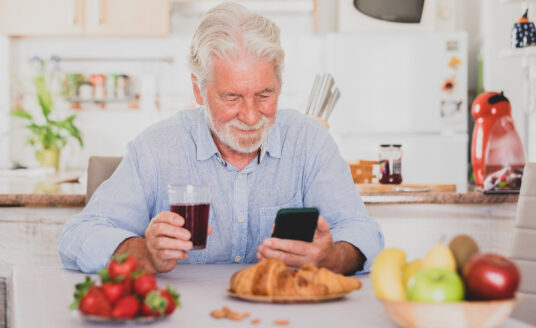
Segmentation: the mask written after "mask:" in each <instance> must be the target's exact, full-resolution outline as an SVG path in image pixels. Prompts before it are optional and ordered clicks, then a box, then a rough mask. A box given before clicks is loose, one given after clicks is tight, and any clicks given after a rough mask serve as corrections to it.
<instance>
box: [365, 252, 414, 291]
mask: <svg viewBox="0 0 536 328" xmlns="http://www.w3.org/2000/svg"><path fill="white" fill-rule="evenodd" d="M405 264H406V253H405V252H404V251H403V250H401V249H398V248H387V249H384V250H383V251H381V252H380V254H378V256H377V257H376V260H375V261H374V264H373V265H372V269H371V271H370V277H371V279H372V286H373V287H374V291H375V292H376V296H377V297H378V298H381V299H385V300H390V301H403V300H405V299H406V288H405V286H404V285H403V282H402V269H403V267H404V265H405Z"/></svg>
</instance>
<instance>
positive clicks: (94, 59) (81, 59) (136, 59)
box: [54, 56, 175, 64]
mask: <svg viewBox="0 0 536 328" xmlns="http://www.w3.org/2000/svg"><path fill="white" fill-rule="evenodd" d="M54 59H55V60H57V61H63V62H110V61H118V62H164V63H168V64H172V63H173V62H174V61H175V58H173V57H56V56H54Z"/></svg>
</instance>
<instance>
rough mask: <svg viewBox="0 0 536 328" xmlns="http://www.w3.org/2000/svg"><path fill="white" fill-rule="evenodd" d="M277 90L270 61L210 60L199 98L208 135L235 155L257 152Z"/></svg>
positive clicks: (270, 120) (245, 58)
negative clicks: (207, 78)
mask: <svg viewBox="0 0 536 328" xmlns="http://www.w3.org/2000/svg"><path fill="white" fill-rule="evenodd" d="M280 87H281V86H280V83H279V81H278V80H277V77H276V74H275V70H274V64H273V62H272V61H267V60H263V59H258V58H254V57H252V56H251V55H248V54H245V53H244V54H241V55H240V56H238V57H237V58H233V59H226V60H222V59H220V58H218V57H214V60H213V69H212V82H211V83H209V84H208V85H207V89H206V97H205V98H204V99H203V102H204V105H205V106H206V107H207V120H208V124H209V127H210V128H211V130H212V132H213V133H214V134H215V135H216V137H217V138H218V139H219V141H221V142H223V143H224V144H226V145H227V146H229V147H230V148H231V149H233V150H234V151H236V152H239V153H246V154H249V153H253V152H255V151H257V150H258V149H259V147H260V146H261V145H262V143H264V141H265V140H266V137H267V136H268V132H269V130H270V128H271V127H272V125H273V123H274V121H275V117H276V113H277V99H278V97H279V92H280ZM196 96H197V95H196ZM198 101H199V99H198Z"/></svg>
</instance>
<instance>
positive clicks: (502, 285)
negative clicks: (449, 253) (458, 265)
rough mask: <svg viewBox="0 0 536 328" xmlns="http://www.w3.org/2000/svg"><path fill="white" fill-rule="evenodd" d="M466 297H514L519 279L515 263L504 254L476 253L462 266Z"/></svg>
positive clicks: (480, 298)
mask: <svg viewBox="0 0 536 328" xmlns="http://www.w3.org/2000/svg"><path fill="white" fill-rule="evenodd" d="M463 277H464V281H465V291H466V294H467V299H471V300H494V299H506V298H512V297H514V294H515V292H516V290H517V288H518V287H519V281H520V280H521V277H520V274H519V269H518V268H517V266H516V264H515V263H514V262H512V261H510V260H509V259H507V258H505V257H504V256H501V255H498V254H493V253H477V254H474V255H473V256H471V257H470V258H469V260H468V261H467V262H466V263H465V266H464V267H463Z"/></svg>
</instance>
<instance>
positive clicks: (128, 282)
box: [122, 276, 132, 294]
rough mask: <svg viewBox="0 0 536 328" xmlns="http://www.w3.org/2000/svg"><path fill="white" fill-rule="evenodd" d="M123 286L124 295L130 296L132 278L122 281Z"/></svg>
mask: <svg viewBox="0 0 536 328" xmlns="http://www.w3.org/2000/svg"><path fill="white" fill-rule="evenodd" d="M122 283H123V286H124V287H125V294H130V292H132V278H131V277H130V276H127V277H126V278H125V279H123V280H122Z"/></svg>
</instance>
